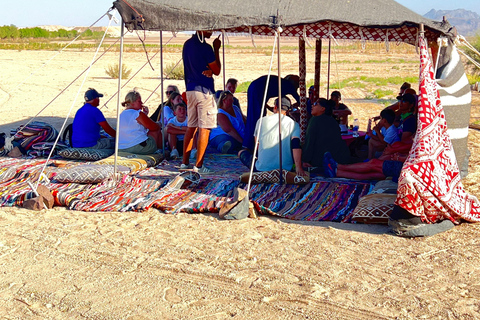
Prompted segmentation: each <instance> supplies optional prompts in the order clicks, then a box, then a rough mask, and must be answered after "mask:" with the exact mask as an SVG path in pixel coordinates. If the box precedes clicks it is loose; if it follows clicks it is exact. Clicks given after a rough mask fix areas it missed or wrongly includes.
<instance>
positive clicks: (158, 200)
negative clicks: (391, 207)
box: [0, 154, 373, 222]
mask: <svg viewBox="0 0 480 320" xmlns="http://www.w3.org/2000/svg"><path fill="white" fill-rule="evenodd" d="M180 163H181V162H180V160H175V161H163V162H161V163H160V164H158V165H157V166H155V167H151V168H147V169H144V170H141V171H139V172H136V173H134V174H131V175H124V176H121V177H119V178H118V179H117V180H114V179H107V180H105V181H103V182H101V183H98V184H78V183H56V182H55V180H54V177H55V175H56V173H57V172H58V170H60V169H59V168H57V167H56V166H54V165H53V164H49V165H47V166H46V167H45V160H43V159H11V158H2V159H1V160H0V206H21V205H22V203H23V201H24V200H26V199H29V198H32V197H34V196H35V195H34V193H33V192H32V189H31V187H30V185H29V182H30V183H32V184H35V183H36V182H37V181H38V179H39V177H40V172H41V170H42V169H43V168H44V167H45V168H46V169H45V175H44V177H45V178H47V179H48V180H47V179H45V178H44V179H43V180H42V184H45V185H46V186H47V187H49V188H50V190H52V192H53V194H54V196H55V200H56V205H59V206H65V207H68V208H69V209H72V210H81V211H144V210H148V209H149V208H157V209H159V210H161V211H163V212H165V213H175V212H180V211H183V212H189V213H205V212H211V213H214V212H218V211H219V210H220V208H221V207H222V206H223V204H224V203H225V202H226V201H227V200H228V198H229V197H232V196H233V191H234V190H235V188H237V187H240V188H246V185H245V184H243V183H240V182H239V179H238V178H239V176H240V175H241V174H242V173H243V172H246V171H247V168H245V167H244V166H243V165H242V164H241V162H240V161H239V160H238V158H237V157H235V156H231V155H218V154H213V155H212V154H209V155H207V158H206V160H205V165H207V166H208V167H209V168H211V169H212V170H213V171H214V174H211V175H208V176H203V177H202V179H201V180H200V181H199V183H198V184H197V185H194V186H192V187H191V188H189V189H180V190H171V189H168V188H165V186H166V185H167V183H168V182H169V181H171V180H172V179H174V178H175V176H176V175H178V174H179V172H178V167H179V165H180ZM75 164H78V162H77V163H74V162H72V163H71V165H75ZM372 188H373V183H370V182H358V181H349V180H345V179H324V178H322V177H318V176H312V178H311V183H309V184H307V185H304V186H298V185H279V184H259V185H253V186H252V188H251V190H250V200H252V201H253V202H254V204H255V206H256V207H257V209H258V210H259V211H260V212H261V213H262V214H269V215H275V216H279V217H284V218H288V219H293V220H308V221H338V222H350V215H351V213H352V212H353V210H354V209H355V206H356V205H357V203H358V199H359V197H361V196H363V195H365V194H367V193H368V192H369V191H370V190H371V189H372Z"/></svg>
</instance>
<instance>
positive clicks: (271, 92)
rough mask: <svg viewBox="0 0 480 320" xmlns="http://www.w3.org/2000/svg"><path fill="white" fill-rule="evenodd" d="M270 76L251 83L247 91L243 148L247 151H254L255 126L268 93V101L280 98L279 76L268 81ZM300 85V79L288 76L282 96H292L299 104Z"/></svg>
mask: <svg viewBox="0 0 480 320" xmlns="http://www.w3.org/2000/svg"><path fill="white" fill-rule="evenodd" d="M267 78H268V76H266V75H265V76H261V77H260V78H258V79H255V80H253V81H252V83H250V86H249V87H248V90H247V122H246V123H245V136H244V137H243V146H244V147H245V148H247V149H250V150H253V147H254V145H255V138H254V134H255V126H256V124H257V121H258V119H260V117H261V116H263V115H261V114H260V113H261V110H262V104H263V98H264V96H265V91H266V101H265V103H267V102H268V100H269V99H270V98H274V97H278V76H275V75H271V76H270V79H269V81H268V86H267ZM298 84H299V77H298V76H296V75H287V76H285V78H282V79H281V84H280V85H281V89H282V90H281V91H282V95H284V96H286V95H288V94H290V95H292V96H293V98H294V99H295V100H296V101H297V102H298V101H300V97H299V95H298V93H297V90H298Z"/></svg>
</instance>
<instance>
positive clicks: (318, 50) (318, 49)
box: [312, 39, 322, 103]
mask: <svg viewBox="0 0 480 320" xmlns="http://www.w3.org/2000/svg"><path fill="white" fill-rule="evenodd" d="M321 68H322V39H317V41H316V43H315V82H314V83H313V87H314V88H315V93H314V94H315V95H314V97H315V100H317V99H318V97H320V75H321V72H320V71H321ZM312 103H313V101H312Z"/></svg>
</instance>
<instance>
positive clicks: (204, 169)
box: [193, 165, 214, 174]
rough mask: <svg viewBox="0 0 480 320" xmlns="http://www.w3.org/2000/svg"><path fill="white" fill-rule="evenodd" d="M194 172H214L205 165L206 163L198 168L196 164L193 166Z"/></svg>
mask: <svg viewBox="0 0 480 320" xmlns="http://www.w3.org/2000/svg"><path fill="white" fill-rule="evenodd" d="M193 171H194V172H198V173H200V174H212V173H214V172H213V170H210V169H208V168H207V167H205V165H203V166H201V167H200V168H197V167H196V166H194V167H193Z"/></svg>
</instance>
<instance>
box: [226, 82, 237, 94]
mask: <svg viewBox="0 0 480 320" xmlns="http://www.w3.org/2000/svg"><path fill="white" fill-rule="evenodd" d="M237 84H238V80H237V79H234V78H230V79H228V80H227V83H226V84H225V90H228V91H230V92H231V93H235V91H236V90H237Z"/></svg>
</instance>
